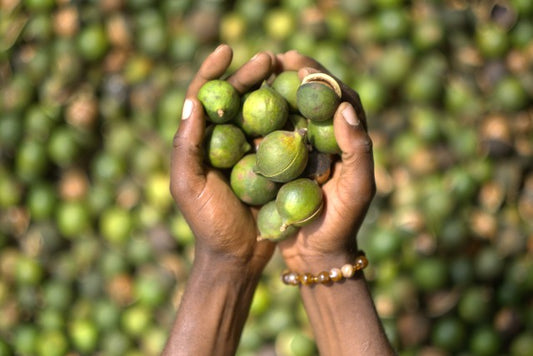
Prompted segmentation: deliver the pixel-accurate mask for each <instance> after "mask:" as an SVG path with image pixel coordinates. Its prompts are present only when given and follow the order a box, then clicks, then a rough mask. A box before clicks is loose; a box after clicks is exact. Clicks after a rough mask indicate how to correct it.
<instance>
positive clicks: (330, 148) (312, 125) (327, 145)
mask: <svg viewBox="0 0 533 356" xmlns="http://www.w3.org/2000/svg"><path fill="white" fill-rule="evenodd" d="M307 134H308V137H309V142H310V143H311V144H312V145H313V147H315V148H316V149H317V150H318V151H320V152H323V153H331V154H335V153H340V152H341V149H340V148H339V145H338V144H337V140H336V139H335V132H334V130H333V119H331V120H327V121H320V122H317V121H313V120H309V124H308V125H307Z"/></svg>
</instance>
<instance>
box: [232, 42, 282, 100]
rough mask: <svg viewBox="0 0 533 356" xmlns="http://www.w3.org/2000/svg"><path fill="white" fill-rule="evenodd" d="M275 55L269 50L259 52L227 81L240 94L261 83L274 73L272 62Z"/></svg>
mask: <svg viewBox="0 0 533 356" xmlns="http://www.w3.org/2000/svg"><path fill="white" fill-rule="evenodd" d="M273 58H275V56H274V55H273V54H271V53H268V52H259V53H257V54H256V55H255V56H254V57H252V59H250V60H249V61H248V62H246V63H245V64H244V65H243V66H242V67H240V68H239V69H238V70H237V71H236V72H235V73H234V74H232V75H231V76H230V77H228V79H227V81H228V82H229V83H230V84H231V85H233V87H234V88H235V89H237V91H238V92H239V93H240V94H244V93H246V92H247V91H249V90H250V89H251V88H253V87H256V86H258V85H260V84H261V83H262V82H263V81H264V80H265V79H267V78H268V77H269V76H270V74H271V73H272V63H273Z"/></svg>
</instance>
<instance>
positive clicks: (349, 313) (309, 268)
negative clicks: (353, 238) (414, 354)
mask: <svg viewBox="0 0 533 356" xmlns="http://www.w3.org/2000/svg"><path fill="white" fill-rule="evenodd" d="M346 262H347V261H346V260H343V259H335V258H333V259H331V258H328V259H327V260H324V261H322V260H319V259H316V260H313V261H306V262H303V261H300V262H299V263H298V264H296V265H297V266H298V267H293V268H297V269H294V270H295V271H297V272H304V271H305V272H312V273H313V274H318V273H319V272H321V271H329V269H331V268H332V267H341V266H342V265H343V264H344V263H346ZM352 262H353V261H352ZM299 288H300V293H301V296H302V300H303V303H304V306H305V309H306V311H307V314H308V317H309V320H310V322H311V325H312V328H313V332H314V335H315V340H316V343H317V346H318V348H319V350H320V355H322V356H329V355H335V356H342V355H394V351H393V350H392V348H391V346H390V343H389V342H388V340H387V337H386V335H385V333H384V330H383V328H382V325H381V322H380V320H379V318H378V315H377V313H376V310H375V307H374V304H373V302H372V298H371V295H370V291H369V289H368V286H367V283H366V280H365V279H364V276H363V275H362V274H361V273H360V274H358V275H357V274H356V276H355V277H352V278H350V279H344V280H342V281H340V282H334V283H329V284H326V285H322V284H314V285H302V286H300V287H299Z"/></svg>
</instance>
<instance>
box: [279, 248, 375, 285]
mask: <svg viewBox="0 0 533 356" xmlns="http://www.w3.org/2000/svg"><path fill="white" fill-rule="evenodd" d="M360 253H361V255H359V256H357V258H356V259H355V263H354V264H349V263H347V264H345V265H344V266H342V267H341V268H332V269H330V270H329V272H328V271H322V272H320V273H319V274H317V275H316V276H315V275H313V274H311V273H301V274H300V273H297V272H290V271H285V272H283V274H282V275H281V280H282V281H283V283H285V284H287V285H290V286H297V285H300V284H301V285H311V284H315V283H322V284H327V283H330V282H339V281H341V280H342V279H344V278H346V279H347V278H352V277H353V276H354V275H355V273H356V272H358V271H361V270H363V269H364V268H365V267H366V266H368V260H367V258H366V256H365V255H364V253H363V252H362V251H361V252H360Z"/></svg>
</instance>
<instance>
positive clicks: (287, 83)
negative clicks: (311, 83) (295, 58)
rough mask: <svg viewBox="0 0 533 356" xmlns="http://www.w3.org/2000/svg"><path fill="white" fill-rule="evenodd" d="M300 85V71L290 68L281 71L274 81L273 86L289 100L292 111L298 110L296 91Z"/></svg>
mask: <svg viewBox="0 0 533 356" xmlns="http://www.w3.org/2000/svg"><path fill="white" fill-rule="evenodd" d="M299 86H300V78H298V72H296V71H290V70H289V71H285V72H281V73H280V74H279V75H278V76H277V77H276V79H274V81H273V82H272V88H273V89H274V90H275V91H277V92H278V93H279V94H281V96H282V97H283V98H285V100H287V102H288V103H289V107H290V109H291V110H292V111H296V110H298V105H297V103H296V92H297V91H298V87H299Z"/></svg>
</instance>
